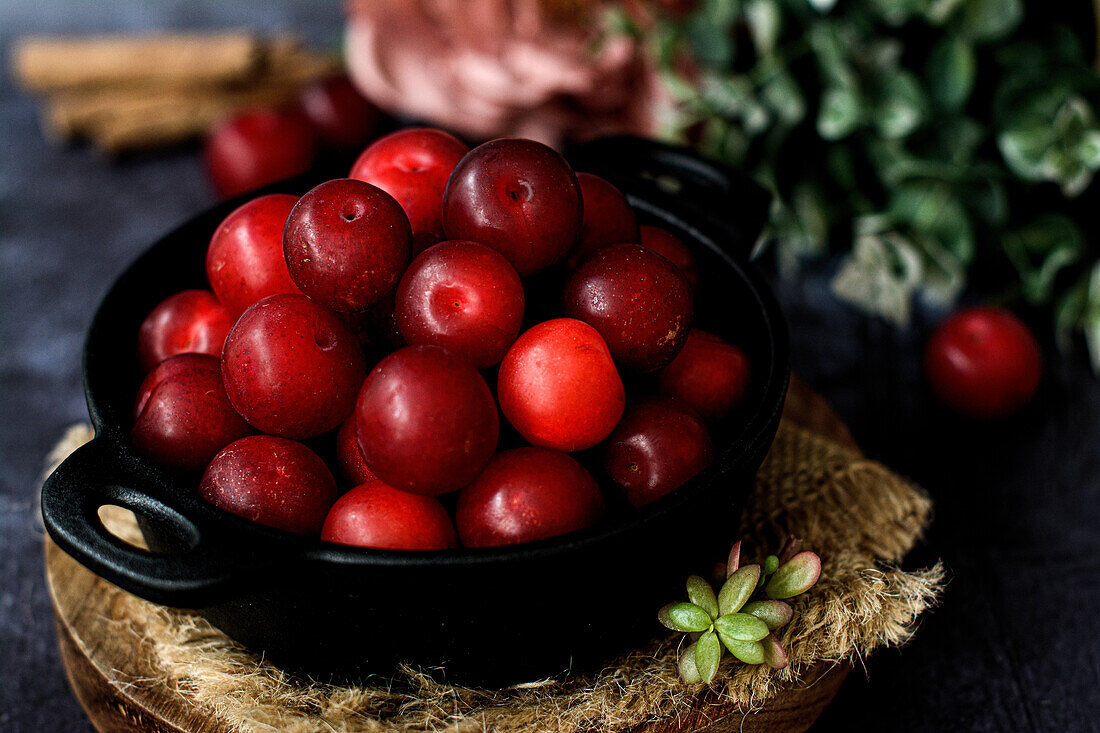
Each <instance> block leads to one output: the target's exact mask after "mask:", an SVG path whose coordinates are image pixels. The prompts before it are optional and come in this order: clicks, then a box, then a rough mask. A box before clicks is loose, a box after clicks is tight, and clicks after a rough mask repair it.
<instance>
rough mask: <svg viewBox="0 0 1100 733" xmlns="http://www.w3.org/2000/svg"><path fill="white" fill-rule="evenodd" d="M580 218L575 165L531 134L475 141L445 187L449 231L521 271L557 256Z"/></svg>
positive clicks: (565, 250) (574, 234)
mask: <svg viewBox="0 0 1100 733" xmlns="http://www.w3.org/2000/svg"><path fill="white" fill-rule="evenodd" d="M581 219H582V204H581V192H580V184H578V183H577V176H576V175H575V174H574V173H573V169H572V168H570V167H569V164H568V163H567V162H566V161H565V158H563V157H561V155H559V154H558V153H557V152H555V151H554V150H553V149H552V148H549V147H547V146H546V145H543V144H542V143H538V142H535V141H534V140H520V139H511V138H508V139H501V140H492V141H490V142H487V143H485V144H484V145H481V146H479V147H477V148H474V149H473V150H472V151H470V153H469V154H468V155H466V157H464V158H463V159H462V160H461V161H460V162H459V164H458V165H457V166H455V169H454V172H453V173H452V174H451V178H450V180H449V181H448V182H447V188H446V190H445V191H444V192H443V230H444V233H445V234H446V235H447V238H448V239H469V240H473V241H475V242H481V243H482V244H486V245H488V246H490V247H492V248H493V249H495V250H497V251H498V252H500V253H501V254H502V255H504V256H505V257H507V258H508V261H509V262H511V263H512V265H513V266H514V267H515V268H516V270H517V271H518V272H519V274H520V275H524V276H526V275H530V274H532V273H535V272H538V271H539V270H544V269H546V268H547V267H549V266H550V265H553V264H556V263H558V262H561V261H562V260H563V259H564V258H565V256H566V254H567V253H568V252H569V250H570V249H571V248H572V247H573V245H574V243H575V242H576V241H577V237H578V236H579V234H580V231H581Z"/></svg>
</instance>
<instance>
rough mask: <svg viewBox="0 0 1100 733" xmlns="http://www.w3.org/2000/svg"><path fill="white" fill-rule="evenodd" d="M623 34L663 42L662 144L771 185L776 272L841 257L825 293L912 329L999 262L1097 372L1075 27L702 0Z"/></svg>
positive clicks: (1017, 8)
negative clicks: (687, 147)
mask: <svg viewBox="0 0 1100 733" xmlns="http://www.w3.org/2000/svg"><path fill="white" fill-rule="evenodd" d="M1082 1H1083V0H1082ZM1026 12H1027V13H1028V14H1031V13H1035V12H1039V11H1036V10H1035V9H1034V8H1032V7H1030V6H1029V8H1028V9H1027V11H1026ZM620 27H621V28H625V30H626V32H631V33H635V34H637V35H638V36H640V37H643V38H645V39H647V40H649V41H650V45H651V47H652V48H653V49H654V54H655V56H656V58H657V62H658V68H659V70H660V74H661V78H662V79H663V81H664V84H665V87H666V89H667V90H668V91H669V93H670V95H671V96H672V98H673V101H674V110H673V112H672V113H671V116H670V117H669V119H668V120H667V129H666V130H665V134H666V136H667V137H669V138H672V139H676V140H680V141H685V142H690V143H692V144H694V145H696V146H698V147H699V148H700V149H701V150H702V151H703V152H705V153H706V154H708V155H711V156H714V157H717V158H719V159H721V160H724V161H727V162H729V163H731V164H733V165H736V166H738V167H741V168H743V169H745V170H747V171H750V172H751V173H753V175H754V176H755V177H756V178H757V179H758V180H759V181H761V182H762V183H764V185H766V186H768V187H769V188H771V189H772V191H773V192H774V193H775V195H776V198H775V203H774V205H773V208H772V211H771V217H770V225H769V228H768V231H767V233H766V234H767V237H768V239H769V240H770V241H772V242H774V243H775V245H776V250H777V253H778V262H779V265H780V269H781V271H782V272H784V273H788V274H789V273H793V272H795V271H796V270H797V268H798V266H799V263H800V261H801V260H802V258H804V257H806V256H813V255H819V254H822V253H824V252H826V251H829V250H832V251H839V252H841V253H843V256H842V257H841V264H840V267H839V269H838V271H837V274H836V275H835V278H834V280H833V282H832V287H833V290H834V292H835V293H836V294H837V295H838V296H839V297H840V298H842V299H845V300H847V301H850V302H851V303H853V304H855V305H857V306H859V307H861V308H863V309H865V310H867V311H869V312H871V313H875V314H878V315H880V316H882V317H884V318H886V319H888V320H890V321H892V322H894V323H896V324H899V325H901V326H904V325H905V324H907V323H908V322H909V320H910V315H911V308H912V304H913V302H914V300H915V299H917V298H922V299H924V300H926V301H931V302H934V303H941V304H949V303H951V302H952V301H953V300H954V299H955V298H956V297H957V296H958V295H959V293H960V292H961V291H962V290H963V288H964V287H965V286H966V284H967V281H968V276H969V275H970V274H971V273H972V272H973V271H975V270H980V271H982V272H984V273H993V274H995V275H997V276H998V277H999V278H1000V280H999V282H1000V284H1001V285H1002V286H1004V290H1005V291H1006V293H1007V294H1008V295H1010V296H1011V295H1019V296H1022V298H1023V300H1024V301H1025V302H1027V303H1029V304H1032V305H1045V304H1053V305H1054V311H1055V314H1056V323H1057V327H1058V333H1059V336H1060V340H1061V341H1062V343H1065V344H1068V343H1069V342H1070V341H1071V340H1072V335H1073V334H1074V333H1075V332H1084V334H1085V338H1086V342H1087V344H1088V346H1089V350H1090V354H1091V356H1092V358H1093V363H1094V367H1095V368H1096V369H1097V370H1098V371H1100V359H1098V358H1097V354H1100V328H1098V327H1097V325H1096V316H1095V314H1096V312H1097V311H1098V310H1100V291H1098V290H1097V287H1095V286H1093V285H1092V284H1089V283H1093V282H1095V277H1094V275H1093V274H1090V273H1093V272H1095V268H1096V263H1098V262H1100V260H1098V259H1097V252H1096V249H1095V248H1092V249H1091V250H1090V248H1089V247H1088V246H1086V244H1085V240H1084V239H1083V238H1082V237H1081V235H1080V233H1079V232H1078V231H1077V229H1076V227H1075V226H1074V224H1073V223H1072V222H1071V221H1070V220H1069V219H1068V218H1066V217H1065V216H1064V215H1063V214H1064V210H1061V209H1060V208H1059V206H1060V205H1059V204H1058V202H1057V200H1056V199H1057V192H1059V191H1060V193H1061V195H1062V196H1063V197H1065V198H1066V199H1068V198H1071V197H1074V196H1077V195H1079V194H1080V193H1081V192H1082V191H1084V190H1085V189H1086V188H1087V187H1088V186H1089V184H1090V183H1091V181H1092V180H1093V177H1094V175H1095V173H1096V171H1097V170H1098V169H1100V119H1098V117H1097V114H1096V113H1095V110H1096V108H1097V104H1098V103H1100V77H1098V76H1097V74H1096V72H1095V71H1094V70H1093V68H1092V67H1091V65H1090V64H1089V63H1088V62H1087V61H1086V59H1085V56H1084V52H1083V50H1082V48H1081V43H1080V41H1079V39H1078V38H1077V36H1076V35H1075V34H1074V33H1073V32H1071V31H1069V30H1067V29H1065V28H1061V27H1057V26H1053V25H1051V24H1049V23H1047V24H1040V23H1033V22H1031V19H1030V17H1029V18H1028V22H1025V7H1024V2H1023V0H845V2H837V0H699V2H697V3H696V4H695V6H694V9H693V10H692V11H691V12H688V13H686V14H674V15H668V16H662V17H661V19H660V21H659V22H657V23H656V24H653V25H652V26H631V25H630V24H625V25H623V24H620ZM1043 186H1046V187H1049V188H1050V189H1051V191H1053V192H1055V195H1053V196H1048V198H1052V199H1055V200H1054V203H1053V205H1052V207H1051V210H1050V211H1047V212H1043V211H1038V212H1036V211H1035V210H1034V208H1035V207H1034V206H1033V205H1031V204H1032V202H1033V201H1034V200H1035V194H1036V193H1037V192H1043V191H1046V190H1047V189H1046V188H1040V187H1043ZM1043 195H1046V194H1043ZM1005 265H1009V266H1007V267H1006V266H1005ZM999 273H1009V276H1010V277H1009V278H1006V277H1005V276H1004V275H1003V274H999ZM1013 274H1014V275H1013ZM1012 277H1014V279H1013V280H1011V281H1009V280H1010V279H1011V278H1012ZM1075 280H1076V283H1077V284H1076V285H1075V286H1071V285H1070V284H1071V283H1073V282H1074V281H1075Z"/></svg>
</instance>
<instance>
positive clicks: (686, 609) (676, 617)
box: [657, 602, 711, 633]
mask: <svg viewBox="0 0 1100 733" xmlns="http://www.w3.org/2000/svg"><path fill="white" fill-rule="evenodd" d="M657 620H658V621H660V622H661V623H662V624H663V625H664V626H665V627H667V628H669V629H672V630H673V631H683V632H685V633H686V632H689V631H706V630H707V629H709V628H710V626H711V618H710V614H709V613H707V612H706V611H704V610H703V609H701V608H699V607H698V606H696V605H695V604H694V603H684V602H680V603H670V604H668V605H667V606H665V607H664V608H662V609H661V610H660V611H658V612H657Z"/></svg>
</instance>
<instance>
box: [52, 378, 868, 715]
mask: <svg viewBox="0 0 1100 733" xmlns="http://www.w3.org/2000/svg"><path fill="white" fill-rule="evenodd" d="M784 417H785V419H789V420H791V421H793V422H795V423H797V424H799V425H802V426H804V427H806V428H809V429H812V430H814V431H815V432H818V433H820V434H823V435H827V436H829V437H830V438H833V439H834V440H837V441H838V442H841V443H844V444H845V445H848V446H850V447H853V448H854V447H855V443H854V441H853V440H852V437H851V435H850V434H849V432H848V429H847V428H846V427H845V425H844V424H843V423H842V422H841V421H840V420H839V418H837V417H836V415H835V414H834V413H833V411H832V410H831V409H830V408H829V406H828V405H827V404H826V403H825V401H824V400H823V399H821V398H820V397H819V396H817V395H816V394H814V393H813V392H812V391H810V390H809V389H808V388H807V387H806V386H805V385H804V384H803V383H802V382H800V381H799V380H798V379H797V378H792V381H791V390H790V394H789V396H788V399H787V405H786V408H785V410H784ZM45 552H46V575H47V582H48V585H49V590H50V595H51V598H52V600H53V604H54V613H55V621H56V626H57V636H58V644H59V646H60V649H61V657H62V662H63V664H64V666H65V673H66V676H67V677H68V680H69V684H70V686H71V687H72V689H73V692H74V693H75V695H76V697H77V699H78V700H79V701H80V704H81V706H82V707H83V708H84V711H85V712H86V713H87V714H88V717H89V719H90V720H91V721H92V723H93V725H95V727H96V729H97V730H99V731H104V732H107V731H110V732H111V733H115V732H118V733H130V732H135V733H136V732H137V731H152V732H153V733H226V732H227V731H228V730H229V729H228V728H227V727H226V726H225V725H223V724H222V723H221V722H220V721H218V720H215V719H212V718H209V717H207V716H206V715H204V714H202V713H200V712H199V711H198V710H196V709H195V708H193V707H190V706H188V704H187V703H186V701H185V699H184V698H183V697H182V696H181V695H180V694H179V693H178V692H177V691H176V690H174V689H173V688H172V686H171V685H169V684H168V682H167V681H166V680H165V679H164V674H163V672H162V671H161V670H160V669H159V668H158V667H157V665H156V664H155V662H154V661H153V655H152V643H153V640H152V639H148V638H144V637H142V636H140V635H139V634H136V633H135V632H134V630H133V627H131V625H130V624H128V623H127V618H126V613H127V612H128V611H129V609H130V606H129V604H119V603H117V601H115V602H112V599H117V598H118V597H119V596H118V594H117V592H115V589H114V588H113V587H112V586H111V585H110V584H109V583H107V582H106V581H105V580H103V579H101V578H99V577H98V576H96V575H94V574H93V573H91V572H90V571H88V570H86V569H85V568H84V567H83V566H82V565H80V564H79V563H77V562H76V561H75V560H73V559H72V558H70V557H69V556H68V555H66V554H65V553H64V552H62V551H61V550H60V548H58V547H57V546H56V545H55V544H53V542H51V541H50V540H49V539H47V540H46V546H45ZM849 670H850V666H849V665H825V664H822V665H820V666H818V667H815V668H814V669H812V670H810V671H809V672H808V673H807V674H806V675H805V678H804V680H803V683H802V684H801V685H800V686H799V687H797V688H794V689H791V690H789V691H787V692H785V693H783V694H781V695H779V696H778V697H776V698H775V699H773V700H771V701H769V702H768V704H767V705H765V706H764V708H763V709H762V710H759V711H755V712H751V713H750V712H745V711H742V710H739V709H736V708H735V707H733V706H731V705H730V704H728V703H725V702H723V701H722V700H721V699H720V698H719V697H718V696H717V694H713V693H712V694H708V695H704V696H703V697H701V698H700V700H699V702H698V703H696V704H695V705H693V706H692V707H691V708H689V709H686V710H683V711H681V712H680V713H679V714H678V715H677V716H675V718H670V719H667V720H661V721H656V722H654V723H651V724H648V725H645V726H643V727H641V728H639V729H637V733H672V732H673V731H705V732H706V733H726V732H727V731H738V732H739V733H780V732H783V733H788V732H790V733H797V732H798V731H804V730H806V729H807V728H809V727H810V725H811V724H812V723H813V722H814V720H816V719H817V717H818V716H819V715H820V714H821V713H822V711H824V709H825V707H826V706H827V705H828V704H829V702H830V701H831V700H832V699H833V697H834V696H835V695H836V693H837V691H838V690H839V689H840V685H841V684H842V683H843V682H844V679H845V678H846V677H847V675H848V672H849Z"/></svg>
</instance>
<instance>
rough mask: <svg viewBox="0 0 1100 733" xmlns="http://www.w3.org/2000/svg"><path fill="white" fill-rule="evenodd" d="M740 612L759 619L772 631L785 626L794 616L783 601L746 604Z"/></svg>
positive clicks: (792, 611)
mask: <svg viewBox="0 0 1100 733" xmlns="http://www.w3.org/2000/svg"><path fill="white" fill-rule="evenodd" d="M741 612H742V613H747V614H749V615H750V616H755V617H756V618H758V619H760V620H761V621H763V622H764V623H765V624H767V626H768V628H769V629H770V630H772V631H775V630H776V629H778V628H780V627H782V626H786V625H787V623H788V622H789V621H790V620H791V617H792V616H794V610H793V609H791V607H790V606H789V605H788V604H786V603H784V602H783V601H752V602H751V603H746V604H745V606H744V608H742V609H741Z"/></svg>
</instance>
